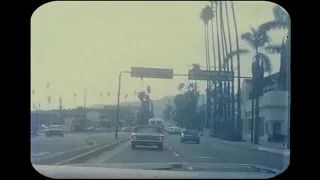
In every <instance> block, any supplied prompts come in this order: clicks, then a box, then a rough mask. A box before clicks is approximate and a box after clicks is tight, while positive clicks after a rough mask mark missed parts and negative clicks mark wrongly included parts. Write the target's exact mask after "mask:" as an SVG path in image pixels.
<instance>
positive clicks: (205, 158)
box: [196, 157, 217, 159]
mask: <svg viewBox="0 0 320 180" xmlns="http://www.w3.org/2000/svg"><path fill="white" fill-rule="evenodd" d="M196 158H200V159H217V158H215V157H196Z"/></svg>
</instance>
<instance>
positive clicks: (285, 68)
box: [259, 5, 291, 91]
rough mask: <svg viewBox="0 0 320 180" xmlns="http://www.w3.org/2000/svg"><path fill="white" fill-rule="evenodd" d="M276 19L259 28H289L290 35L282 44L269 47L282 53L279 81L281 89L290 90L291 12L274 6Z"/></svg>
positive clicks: (265, 29) (270, 49) (272, 50)
mask: <svg viewBox="0 0 320 180" xmlns="http://www.w3.org/2000/svg"><path fill="white" fill-rule="evenodd" d="M273 16H274V20H272V21H268V22H266V23H263V24H262V25H260V27H259V29H261V31H266V32H268V31H270V30H276V29H286V30H288V35H287V36H286V37H284V39H283V41H282V44H278V45H270V46H269V47H268V49H267V51H268V52H270V53H279V54H280V71H279V79H278V83H279V84H280V85H281V87H280V90H284V91H288V90H289V88H290V85H289V80H288V79H289V78H290V70H289V64H290V42H291V41H290V39H291V20H290V16H289V14H288V13H287V12H286V11H285V10H284V9H283V8H281V7H280V6H278V5H277V6H275V7H274V8H273Z"/></svg>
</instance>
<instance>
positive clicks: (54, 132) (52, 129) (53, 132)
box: [44, 125, 64, 137]
mask: <svg viewBox="0 0 320 180" xmlns="http://www.w3.org/2000/svg"><path fill="white" fill-rule="evenodd" d="M44 133H45V134H46V136H47V137H51V136H60V137H64V132H63V128H62V126H61V125H51V126H49V127H48V128H46V129H45V131H44Z"/></svg>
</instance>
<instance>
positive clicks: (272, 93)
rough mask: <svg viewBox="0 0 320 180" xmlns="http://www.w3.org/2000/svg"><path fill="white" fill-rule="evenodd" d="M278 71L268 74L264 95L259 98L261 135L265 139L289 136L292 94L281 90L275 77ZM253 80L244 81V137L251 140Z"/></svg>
mask: <svg viewBox="0 0 320 180" xmlns="http://www.w3.org/2000/svg"><path fill="white" fill-rule="evenodd" d="M277 75H278V73H276V74H273V75H270V76H267V77H265V78H264V80H263V84H264V89H263V95H262V96H260V98H259V118H260V127H259V136H260V140H264V141H282V140H284V139H285V138H286V137H287V134H288V127H289V123H290V117H289V115H290V106H289V102H290V94H289V93H288V91H279V90H278V89H277V87H278V86H277V84H276V81H275V79H276V78H277ZM251 93H252V81H251V80H248V79H246V80H244V81H243V83H242V91H241V95H242V99H241V103H242V106H241V107H242V108H241V111H242V113H241V114H242V119H243V124H242V126H243V127H242V128H243V131H242V137H243V139H245V140H247V141H250V139H251V136H252V129H254V128H255V123H253V124H252V118H251V117H252V116H251V115H252V99H251Z"/></svg>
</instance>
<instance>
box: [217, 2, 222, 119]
mask: <svg viewBox="0 0 320 180" xmlns="http://www.w3.org/2000/svg"><path fill="white" fill-rule="evenodd" d="M215 3H216V31H217V46H218V66H219V74H220V72H221V71H222V66H221V51H220V37H219V23H218V22H219V21H218V13H217V12H218V2H215ZM218 90H219V93H218V94H219V96H220V97H219V98H217V99H219V100H218V101H219V106H218V113H217V116H218V119H217V123H218V121H220V118H221V117H222V115H223V114H222V113H223V111H222V104H221V102H222V81H220V80H219V88H218Z"/></svg>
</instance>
